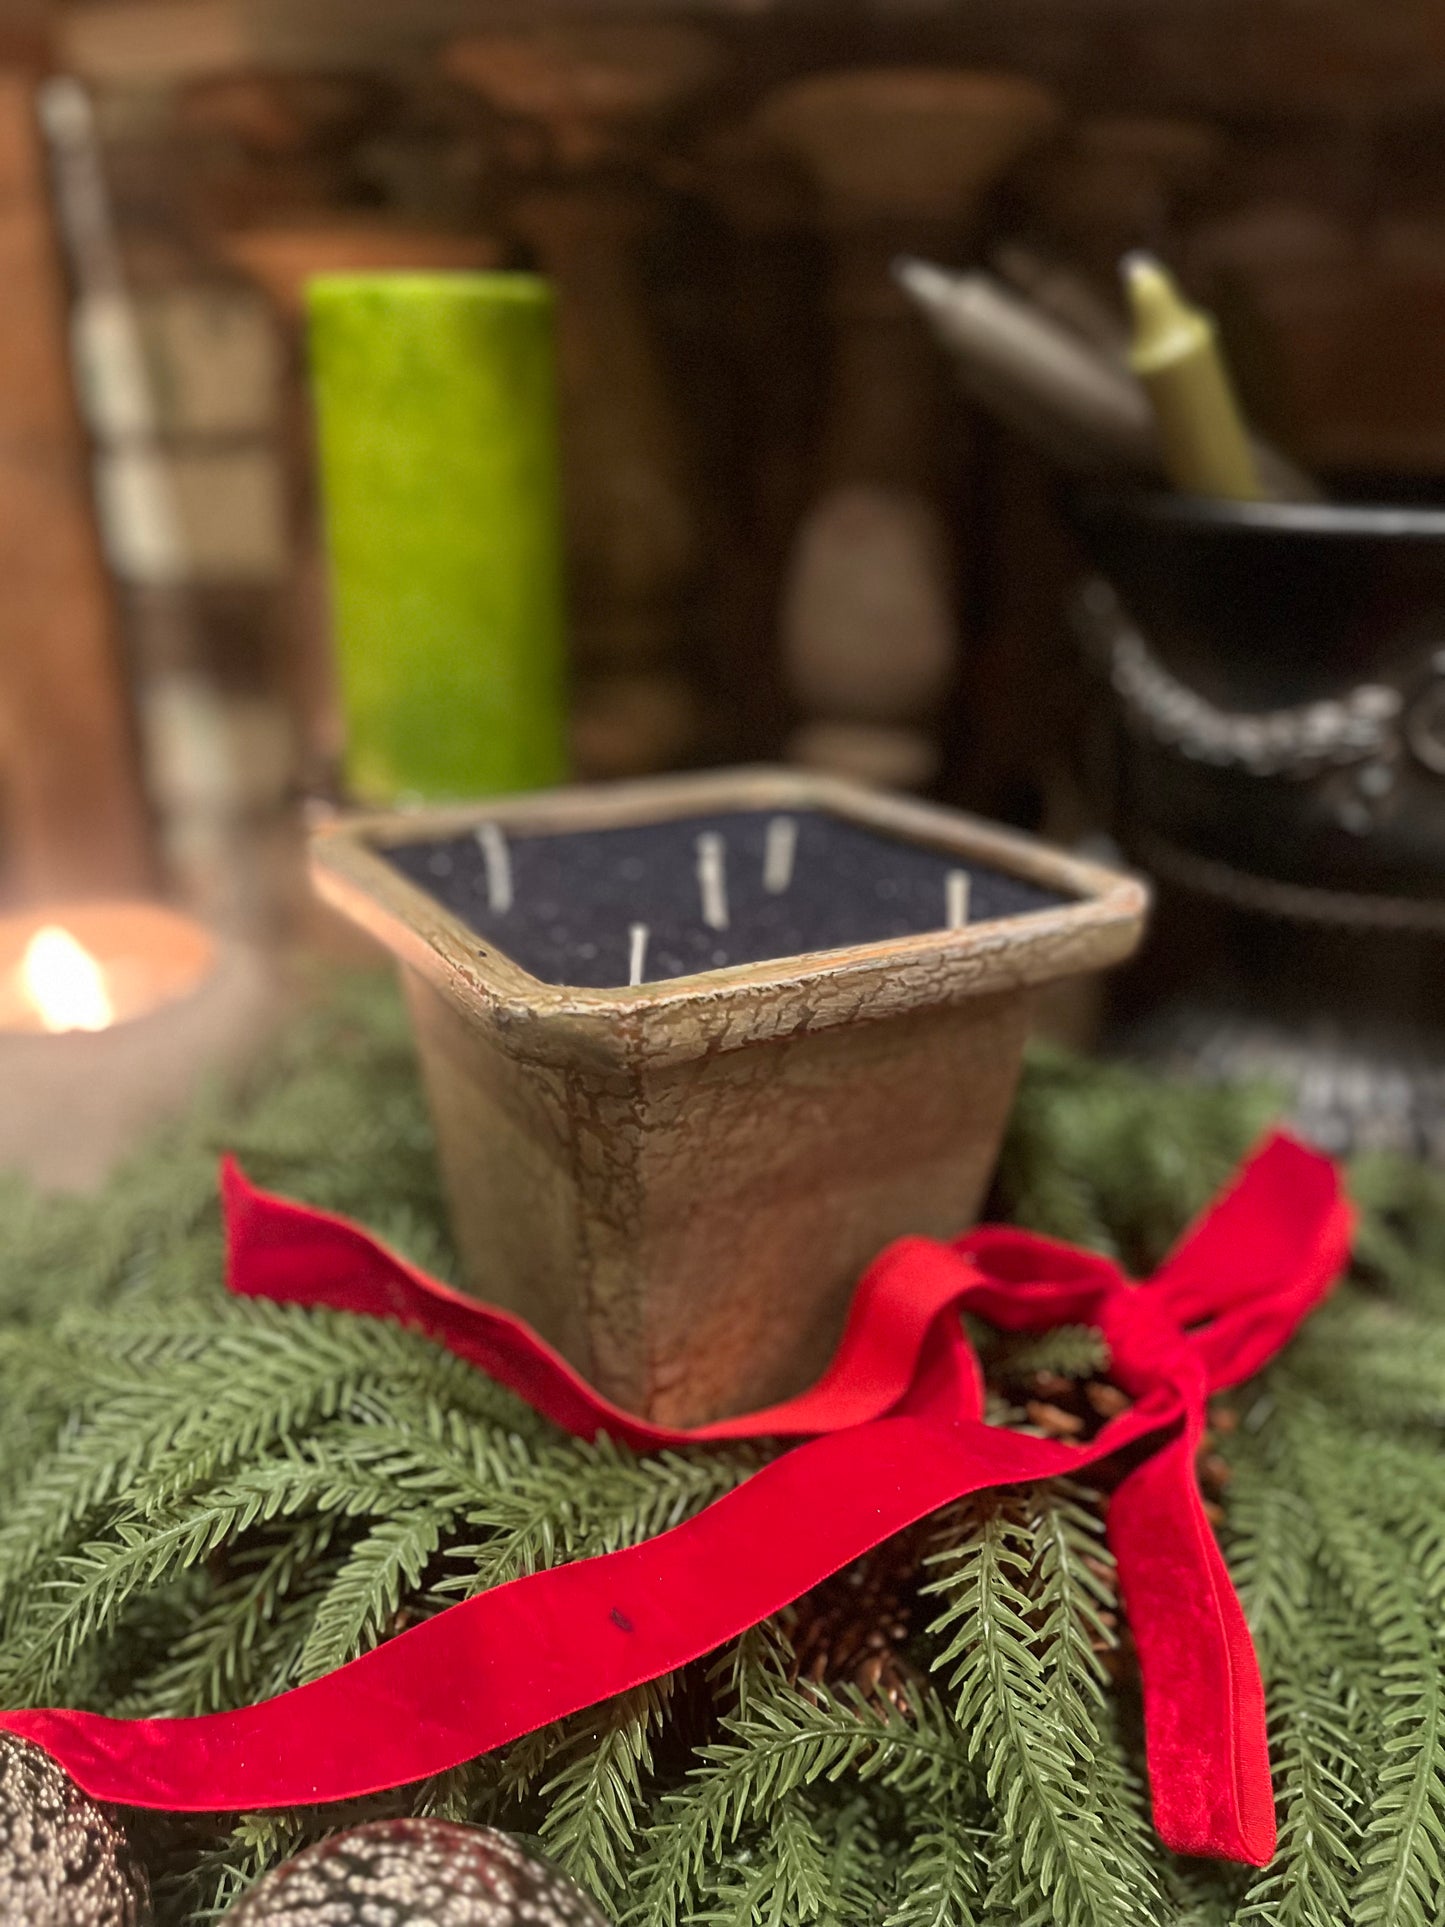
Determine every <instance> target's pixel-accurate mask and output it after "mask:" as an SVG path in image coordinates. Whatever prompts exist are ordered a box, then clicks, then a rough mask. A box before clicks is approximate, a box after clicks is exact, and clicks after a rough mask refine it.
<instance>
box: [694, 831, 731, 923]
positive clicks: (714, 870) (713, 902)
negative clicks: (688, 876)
mask: <svg viewBox="0 0 1445 1927" xmlns="http://www.w3.org/2000/svg"><path fill="white" fill-rule="evenodd" d="M697 883H698V889H699V890H700V891H701V892H702V920H703V922H704V923H705V924H706V925H707V927H708V929H709V930H726V929H727V927H728V886H727V845H726V844H725V843H724V842H723V840H722V838H721V837H720V836H719V835H718V834H717V833H716V831H713V830H707V831H704V833H703V834H702V835H701V836H700V837H699V838H698V839H697Z"/></svg>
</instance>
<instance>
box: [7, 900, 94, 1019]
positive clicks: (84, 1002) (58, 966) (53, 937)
mask: <svg viewBox="0 0 1445 1927" xmlns="http://www.w3.org/2000/svg"><path fill="white" fill-rule="evenodd" d="M20 984H21V988H22V990H23V991H24V993H25V995H26V997H27V998H28V999H29V1000H30V1002H31V1003H32V1004H33V1005H34V1006H35V1010H36V1012H37V1014H38V1015H39V1018H40V1021H41V1023H42V1024H43V1025H44V1027H45V1029H46V1030H105V1029H107V1028H108V1027H109V1026H110V1025H111V1024H113V1023H114V1022H115V1006H114V1005H113V1004H112V1003H111V1000H110V992H109V991H108V990H107V989H106V987H105V973H104V972H103V971H102V969H101V967H100V965H99V964H98V963H97V962H96V960H95V958H94V957H92V956H91V954H90V952H89V951H88V950H87V949H86V948H85V946H84V944H82V943H77V941H76V940H75V938H74V937H72V936H71V934H70V932H69V931H68V930H63V929H62V928H61V927H60V925H59V924H58V923H47V924H46V925H45V926H44V928H43V929H40V930H37V931H36V933H35V935H34V936H33V937H32V938H31V939H30V942H29V943H28V944H27V945H26V948H25V957H24V961H23V962H22V963H21V965H20Z"/></svg>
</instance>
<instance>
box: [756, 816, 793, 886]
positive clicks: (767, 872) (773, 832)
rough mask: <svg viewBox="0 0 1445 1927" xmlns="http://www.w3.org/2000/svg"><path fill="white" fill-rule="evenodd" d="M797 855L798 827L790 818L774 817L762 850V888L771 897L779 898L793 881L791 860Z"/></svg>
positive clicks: (769, 825)
mask: <svg viewBox="0 0 1445 1927" xmlns="http://www.w3.org/2000/svg"><path fill="white" fill-rule="evenodd" d="M797 853H798V825H797V823H796V821H795V820H794V818H792V817H791V816H775V817H774V818H773V819H772V821H771V822H770V823H769V824H768V835H767V842H766V844H765V846H764V849H763V888H764V889H765V890H766V891H767V893H768V895H769V896H771V897H780V896H781V895H782V894H783V892H784V890H786V889H787V887H788V885H789V884H790V883H791V882H792V880H793V859H794V857H795V856H796V855H797Z"/></svg>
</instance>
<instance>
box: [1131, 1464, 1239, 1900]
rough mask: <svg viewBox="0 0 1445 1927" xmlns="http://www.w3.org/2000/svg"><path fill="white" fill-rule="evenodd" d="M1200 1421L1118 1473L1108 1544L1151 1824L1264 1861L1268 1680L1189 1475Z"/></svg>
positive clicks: (1186, 1842) (1169, 1841) (1222, 1853)
mask: <svg viewBox="0 0 1445 1927" xmlns="http://www.w3.org/2000/svg"><path fill="white" fill-rule="evenodd" d="M1195 1431H1196V1428H1195V1427H1193V1426H1186V1428H1185V1430H1184V1431H1183V1432H1182V1433H1181V1434H1180V1436H1179V1437H1177V1438H1176V1439H1173V1440H1171V1441H1170V1442H1169V1444H1167V1445H1165V1446H1163V1447H1162V1448H1161V1449H1160V1450H1159V1451H1158V1452H1156V1453H1155V1454H1154V1455H1153V1456H1152V1457H1150V1458H1148V1459H1146V1460H1144V1462H1143V1463H1142V1464H1140V1465H1139V1466H1137V1467H1136V1468H1135V1469H1134V1470H1133V1471H1131V1472H1130V1473H1129V1474H1128V1475H1127V1476H1126V1477H1125V1478H1124V1479H1123V1480H1121V1482H1120V1484H1119V1486H1118V1488H1117V1490H1116V1491H1115V1493H1114V1495H1113V1497H1112V1499H1111V1500H1110V1502H1109V1519H1108V1525H1109V1543H1110V1545H1111V1547H1112V1548H1113V1552H1114V1557H1115V1560H1116V1561H1117V1563H1118V1569H1119V1586H1120V1592H1121V1595H1122V1598H1123V1604H1124V1610H1125V1612H1126V1614H1127V1616H1128V1622H1129V1627H1130V1631H1131V1633H1132V1634H1133V1638H1134V1643H1135V1647H1136V1649H1137V1652H1138V1657H1139V1673H1140V1680H1141V1684H1142V1687H1143V1696H1144V1726H1145V1734H1146V1741H1147V1748H1148V1757H1149V1784H1150V1790H1151V1794H1152V1798H1153V1805H1154V1824H1155V1827H1156V1828H1157V1829H1158V1832H1159V1836H1160V1838H1161V1839H1162V1840H1163V1841H1164V1844H1165V1845H1166V1846H1168V1847H1171V1848H1172V1849H1173V1850H1174V1851H1175V1852H1176V1853H1189V1854H1204V1855H1208V1856H1210V1857H1212V1858H1215V1859H1223V1860H1243V1861H1246V1862H1248V1863H1249V1864H1250V1865H1251V1866H1255V1867H1263V1866H1266V1865H1267V1864H1268V1863H1269V1861H1270V1860H1271V1859H1272V1858H1273V1856H1274V1848H1275V1816H1274V1791H1273V1783H1272V1781H1271V1777H1270V1766H1269V1742H1268V1736H1267V1732H1266V1727H1265V1704H1264V1684H1263V1681H1262V1680H1261V1678H1260V1673H1259V1662H1258V1660H1257V1659H1256V1657H1255V1652H1254V1644H1253V1641H1252V1640H1251V1638H1250V1634H1249V1627H1248V1625H1247V1624H1246V1622H1245V1617H1244V1608H1243V1607H1242V1606H1241V1605H1240V1602H1239V1596H1238V1594H1237V1593H1236V1592H1235V1590H1234V1586H1233V1583H1232V1581H1231V1580H1230V1577H1229V1572H1228V1569H1227V1567H1226V1566H1225V1563H1224V1559H1223V1556H1222V1554H1221V1553H1220V1550H1219V1547H1218V1545H1217V1544H1216V1543H1215V1539H1214V1534H1213V1532H1212V1531H1211V1530H1210V1526H1209V1521H1208V1519H1207V1518H1206V1517H1205V1513H1204V1506H1203V1502H1202V1500H1201V1499H1200V1496H1199V1488H1198V1485H1197V1484H1196V1482H1195V1475H1194V1452H1195V1449H1196V1443H1197V1440H1196V1438H1195V1436H1194V1433H1195Z"/></svg>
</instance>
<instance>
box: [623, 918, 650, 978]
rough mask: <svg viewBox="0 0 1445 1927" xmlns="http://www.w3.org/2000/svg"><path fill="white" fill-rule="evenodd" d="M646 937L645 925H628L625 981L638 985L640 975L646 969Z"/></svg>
mask: <svg viewBox="0 0 1445 1927" xmlns="http://www.w3.org/2000/svg"><path fill="white" fill-rule="evenodd" d="M647 937H648V929H647V925H646V924H645V923H634V924H631V925H629V927H628V931H627V981H628V983H630V984H640V983H641V982H642V974H643V972H644V971H645V970H646V968H647Z"/></svg>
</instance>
